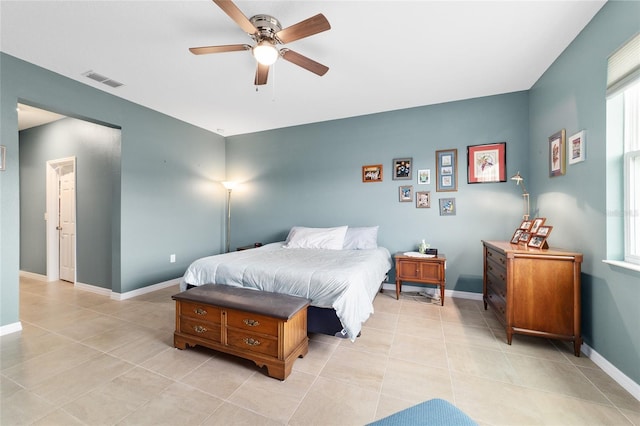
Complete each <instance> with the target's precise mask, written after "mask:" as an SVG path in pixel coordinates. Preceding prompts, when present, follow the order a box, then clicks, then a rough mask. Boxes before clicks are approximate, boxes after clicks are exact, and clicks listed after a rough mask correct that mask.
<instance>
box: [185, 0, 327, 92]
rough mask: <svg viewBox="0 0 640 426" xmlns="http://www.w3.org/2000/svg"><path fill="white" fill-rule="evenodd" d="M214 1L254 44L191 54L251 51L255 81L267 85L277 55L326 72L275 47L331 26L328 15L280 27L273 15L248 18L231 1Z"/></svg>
mask: <svg viewBox="0 0 640 426" xmlns="http://www.w3.org/2000/svg"><path fill="white" fill-rule="evenodd" d="M213 2H214V3H215V4H217V5H218V7H220V9H222V10H223V11H224V12H225V13H226V14H227V15H229V17H230V18H231V19H233V20H234V21H235V22H236V24H238V26H240V28H242V30H243V31H245V32H246V33H247V34H249V36H250V37H251V38H252V39H253V41H254V42H255V45H254V46H251V45H249V44H228V45H222V46H203V47H192V48H190V49H189V51H190V52H191V53H193V54H194V55H205V54H209V53H223V52H236V51H240V50H251V51H252V53H253V56H254V57H255V58H256V61H257V62H258V66H257V69H256V76H255V80H254V84H255V85H256V86H259V85H263V84H267V78H268V76H269V66H271V65H272V64H273V63H275V61H276V60H277V59H278V57H282V59H284V60H285V61H288V62H291V63H293V64H295V65H298V66H299V67H302V68H304V69H306V70H308V71H311V72H312V73H314V74H317V75H319V76H323V75H325V74H326V73H327V71H329V68H328V67H326V66H325V65H322V64H321V63H318V62H316V61H314V60H312V59H309V58H307V57H306V56H304V55H301V54H299V53H297V52H294V51H293V50H291V49H288V48H286V47H283V48H282V49H278V48H277V47H276V45H278V44H286V43H291V42H293V41H296V40H300V39H302V38H305V37H309V36H312V35H314V34H318V33H321V32H323V31H327V30H329V29H331V25H330V24H329V21H327V18H325V17H324V15H323V14H321V13H319V14H317V15H315V16H312V17H311V18H308V19H305V20H304V21H300V22H298V23H297V24H294V25H291V26H290V27H287V28H284V29H283V28H282V26H281V25H280V22H279V21H278V20H277V19H276V18H274V17H273V16H270V15H255V16H252V17H251V18H247V17H246V16H245V15H244V14H243V13H242V11H240V9H239V8H238V7H237V6H236V5H235V4H234V3H233V2H232V1H229V0H213Z"/></svg>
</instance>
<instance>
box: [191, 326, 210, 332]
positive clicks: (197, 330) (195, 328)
mask: <svg viewBox="0 0 640 426" xmlns="http://www.w3.org/2000/svg"><path fill="white" fill-rule="evenodd" d="M193 331H195V332H196V333H206V332H207V331H208V330H207V327H203V326H201V325H194V326H193Z"/></svg>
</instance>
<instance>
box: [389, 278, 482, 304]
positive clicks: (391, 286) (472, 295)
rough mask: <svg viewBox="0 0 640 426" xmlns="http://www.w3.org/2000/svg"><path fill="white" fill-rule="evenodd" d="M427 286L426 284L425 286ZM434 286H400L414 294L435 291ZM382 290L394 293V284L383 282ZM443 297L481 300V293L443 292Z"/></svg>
mask: <svg viewBox="0 0 640 426" xmlns="http://www.w3.org/2000/svg"><path fill="white" fill-rule="evenodd" d="M426 285H428V284H426ZM435 286H436V284H433V287H418V286H415V285H410V284H404V283H403V284H402V289H403V290H404V291H412V292H416V293H420V292H422V291H425V289H431V290H433V289H435ZM382 289H383V290H393V291H396V284H395V283H389V282H385V283H383V284H382ZM444 296H445V298H447V297H456V298H458V299H471V300H482V293H474V292H470V291H459V290H447V289H445V290H444Z"/></svg>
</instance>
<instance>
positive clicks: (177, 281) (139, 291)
mask: <svg viewBox="0 0 640 426" xmlns="http://www.w3.org/2000/svg"><path fill="white" fill-rule="evenodd" d="M181 278H182V277H181ZM176 284H180V278H175V279H172V280H169V281H164V282H161V283H158V284H152V285H150V286H146V287H142V288H139V289H137V290H132V291H128V292H126V293H114V292H111V299H113V300H126V299H131V298H132V297H137V296H141V295H143V294H147V293H151V292H154V291H156V290H161V289H163V288H167V287H171V286H173V285H176Z"/></svg>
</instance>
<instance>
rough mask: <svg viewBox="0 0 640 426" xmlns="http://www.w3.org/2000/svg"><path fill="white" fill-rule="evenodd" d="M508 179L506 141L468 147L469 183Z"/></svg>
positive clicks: (504, 180)
mask: <svg viewBox="0 0 640 426" xmlns="http://www.w3.org/2000/svg"><path fill="white" fill-rule="evenodd" d="M506 181H507V143H506V142H499V143H491V144H484V145H471V146H468V147H467V182H468V183H492V182H506Z"/></svg>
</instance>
